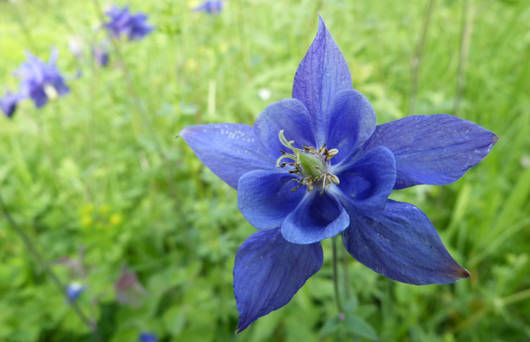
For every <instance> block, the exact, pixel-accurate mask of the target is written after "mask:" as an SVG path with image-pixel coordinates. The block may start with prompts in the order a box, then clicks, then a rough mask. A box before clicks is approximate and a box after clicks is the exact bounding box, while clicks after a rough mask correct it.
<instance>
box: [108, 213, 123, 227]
mask: <svg viewBox="0 0 530 342" xmlns="http://www.w3.org/2000/svg"><path fill="white" fill-rule="evenodd" d="M122 221H123V219H122V217H121V215H120V214H112V215H111V216H110V219H109V223H110V224H111V225H112V226H117V225H119V224H120V223H121V222H122Z"/></svg>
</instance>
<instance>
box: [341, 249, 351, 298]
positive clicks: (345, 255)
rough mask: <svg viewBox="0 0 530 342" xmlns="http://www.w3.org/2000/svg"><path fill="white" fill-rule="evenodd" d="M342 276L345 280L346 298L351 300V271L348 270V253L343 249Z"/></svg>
mask: <svg viewBox="0 0 530 342" xmlns="http://www.w3.org/2000/svg"><path fill="white" fill-rule="evenodd" d="M341 260H342V278H343V282H344V300H346V301H347V300H349V299H350V298H351V288H350V273H349V272H348V260H349V255H348V253H347V252H346V251H345V250H344V249H342V258H341Z"/></svg>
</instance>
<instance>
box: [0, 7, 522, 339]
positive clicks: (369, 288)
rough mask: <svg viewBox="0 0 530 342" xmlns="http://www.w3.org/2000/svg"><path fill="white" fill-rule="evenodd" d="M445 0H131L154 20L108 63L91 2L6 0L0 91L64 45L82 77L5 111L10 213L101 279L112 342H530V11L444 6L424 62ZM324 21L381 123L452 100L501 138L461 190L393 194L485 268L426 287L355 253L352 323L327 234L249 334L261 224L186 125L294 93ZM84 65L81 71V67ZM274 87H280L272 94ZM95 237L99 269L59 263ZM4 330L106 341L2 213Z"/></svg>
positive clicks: (94, 314)
mask: <svg viewBox="0 0 530 342" xmlns="http://www.w3.org/2000/svg"><path fill="white" fill-rule="evenodd" d="M429 1H430V0H421V1H420V0H414V1H390V0H388V1H387V0H384V1H369V0H363V1H361V0H355V1H353V0H351V1H350V0H330V1H310V0H300V1H270V0H246V1H245V0H232V1H230V2H229V3H228V4H227V6H226V8H225V10H224V11H223V13H222V14H221V15H219V16H208V15H204V14H199V13H192V12H191V11H190V8H191V7H192V6H193V5H194V4H197V2H192V1H184V0H159V1H149V2H148V1H140V0H135V1H130V2H129V3H130V4H131V8H132V11H133V12H135V11H143V12H146V13H147V14H148V15H149V21H150V22H151V23H152V24H154V25H155V26H156V31H155V32H154V33H153V34H151V35H149V36H147V37H146V38H145V39H144V40H142V41H140V42H125V41H123V42H119V43H118V46H119V54H120V55H121V57H120V56H119V54H118V51H116V50H114V49H113V47H112V46H111V64H110V65H109V67H107V68H100V67H98V66H97V65H95V64H94V62H93V60H92V58H91V56H90V46H92V45H93V44H95V43H97V42H100V41H103V40H104V39H105V33H104V32H102V31H98V30H97V27H98V26H99V25H100V21H99V20H100V19H99V17H98V13H97V11H96V10H95V8H94V6H93V3H92V2H91V1H66V0H31V1H25V0H20V1H18V2H17V3H16V4H13V3H10V2H5V1H3V2H0V18H1V21H0V84H1V85H0V90H2V91H3V89H1V88H3V87H4V86H5V87H9V88H12V89H13V88H16V87H17V80H16V79H15V78H14V77H13V75H12V72H13V70H14V69H16V68H17V67H18V66H19V65H20V63H21V62H22V61H23V60H24V59H25V57H24V51H25V50H31V51H32V52H33V53H34V54H36V55H37V56H40V57H41V58H44V59H46V60H47V58H48V56H49V52H50V49H51V47H52V46H56V47H57V48H58V49H59V52H60V56H59V62H58V64H59V66H60V68H61V70H62V71H63V72H64V73H65V74H66V75H67V76H68V77H69V78H70V80H69V81H68V83H69V85H70V86H71V92H70V94H68V95H67V96H66V97H63V98H60V99H58V100H56V101H53V102H51V103H49V104H48V105H46V106H45V107H44V108H43V109H41V110H38V109H36V108H35V107H34V106H33V104H32V103H31V102H29V101H26V102H24V103H22V104H21V106H20V107H19V109H18V111H17V113H16V116H15V117H14V118H13V119H12V120H9V119H7V118H5V117H3V116H2V117H0V191H1V196H2V198H3V199H4V201H5V202H6V203H7V206H8V210H9V213H10V214H11V215H12V216H13V218H14V220H15V221H16V222H17V223H18V224H19V225H20V227H21V229H23V230H24V231H25V232H26V233H27V234H28V235H29V236H30V238H31V239H32V241H33V242H34V243H35V244H36V245H37V246H38V249H39V250H40V252H41V253H42V255H43V260H39V261H42V262H44V263H46V264H49V265H51V266H50V267H51V268H52V269H53V270H54V271H55V272H57V273H58V275H59V277H60V278H61V280H62V281H63V282H65V283H66V282H70V281H74V280H77V281H81V282H83V283H84V284H86V286H87V291H86V292H85V293H83V295H82V296H81V297H80V299H79V301H78V303H79V305H80V306H81V308H82V309H83V311H84V312H85V313H86V314H87V315H89V316H90V317H91V319H94V320H96V321H97V322H98V325H99V328H100V330H101V332H102V335H103V337H104V340H105V341H136V340H137V336H138V333H139V332H141V331H152V332H155V333H157V334H158V336H159V337H160V339H161V340H162V341H295V342H300V341H364V340H380V341H447V342H450V341H480V342H483V341H528V340H530V276H529V273H530V261H529V260H528V257H529V256H528V252H529V250H530V231H529V228H530V205H529V191H530V167H529V164H530V160H529V159H530V62H529V61H530V33H529V32H530V5H529V2H528V1H524V0H521V1H516V0H514V1H508V0H506V1H499V0H485V1H478V0H467V1H464V0H462V1H457V0H438V1H434V2H433V7H432V12H431V20H430V22H429V25H428V31H427V34H426V39H425V44H424V46H423V49H420V50H421V51H422V52H421V53H419V54H418V52H419V51H420V50H418V41H419V40H420V37H421V35H422V31H423V27H424V26H423V25H424V22H425V18H426V13H427V10H426V9H427V5H428V4H429ZM118 2H119V3H124V2H122V1H118ZM466 4H467V7H466ZM104 5H106V4H104ZM319 13H320V14H321V15H322V16H323V17H324V19H325V20H326V24H327V26H328V28H329V30H330V31H331V32H332V34H333V36H334V38H335V40H336V42H337V44H338V45H339V46H340V48H341V50H342V52H343V53H344V55H345V58H346V60H347V61H348V64H349V66H350V69H351V72H352V75H353V80H354V87H355V88H357V89H359V90H360V91H361V92H363V93H364V94H365V95H366V96H367V97H368V98H369V100H370V101H371V102H372V104H373V106H374V108H375V110H376V113H377V115H378V123H384V122H387V121H390V120H394V119H397V118H400V117H403V116H405V115H409V114H433V113H450V114H454V115H458V116H459V117H461V118H463V119H468V120H472V121H474V122H476V123H477V124H479V125H481V126H483V127H485V128H487V129H489V130H492V131H493V132H495V133H496V134H497V135H498V136H499V137H500V140H499V142H498V143H497V144H496V146H495V147H494V148H493V150H492V152H491V154H490V155H489V156H487V157H486V158H485V159H484V160H483V161H482V163H481V164H480V165H479V166H477V167H475V168H473V169H471V170H470V171H469V172H468V173H467V174H466V175H465V176H464V178H463V179H461V180H459V181H458V182H456V183H454V184H451V185H447V186H443V187H435V186H419V187H415V188H411V189H407V190H402V191H399V192H395V193H394V194H393V195H392V196H393V198H395V199H399V200H406V201H409V202H412V203H414V204H416V205H417V206H419V207H420V208H421V209H422V210H424V211H425V212H426V213H427V214H428V216H429V217H430V218H431V220H432V222H433V224H434V225H435V227H437V229H438V231H439V232H440V234H441V236H442V239H443V241H444V242H445V244H446V245H447V247H448V249H449V250H450V252H451V253H452V255H453V256H454V257H455V259H456V260H458V261H459V263H461V264H462V265H464V266H465V267H466V268H468V269H469V270H470V271H471V273H472V276H471V277H470V278H469V279H467V280H462V281H460V282H458V283H457V284H455V285H444V286H437V285H431V286H421V287H417V286H411V285H405V284H400V283H397V282H393V281H391V280H388V279H385V278H383V277H382V276H379V275H377V274H376V273H374V272H372V271H371V270H370V269H368V268H366V267H364V266H362V265H361V264H359V263H358V262H356V261H354V260H353V259H352V258H347V259H346V260H347V263H346V266H347V268H348V270H349V281H347V284H348V289H349V291H350V292H351V299H350V300H348V301H347V305H346V306H347V310H348V312H347V318H348V319H347V320H346V321H345V322H344V323H340V322H338V321H337V311H336V308H335V305H334V301H333V287H332V281H331V277H332V272H331V262H330V261H331V253H330V251H331V248H330V243H329V241H325V242H324V243H323V245H324V249H325V250H324V252H325V264H324V267H323V269H322V270H321V271H320V272H319V273H317V275H315V276H314V277H312V278H311V279H310V280H309V281H308V282H307V284H306V285H305V286H304V287H303V289H302V290H301V291H300V292H299V293H298V294H297V295H296V296H295V298H294V299H293V300H292V301H291V303H289V304H288V305H287V306H286V307H285V308H282V309H281V310H278V311H276V312H273V313H271V314H269V315H268V316H266V317H264V318H262V319H260V320H258V321H257V322H256V323H255V324H254V325H253V326H252V327H250V328H249V329H248V330H247V331H245V332H244V333H242V334H240V335H235V334H234V331H235V328H236V324H237V310H236V307H235V300H234V298H233V293H232V268H233V262H234V255H235V252H236V249H237V247H238V246H239V245H240V244H241V243H243V241H244V240H245V239H246V238H247V237H248V236H249V235H250V234H252V233H253V232H254V231H255V230H254V228H252V227H251V226H250V225H249V224H248V223H246V221H245V220H244V219H243V217H242V216H241V214H240V213H239V211H238V209H237V201H236V193H235V191H233V190H232V189H230V188H229V187H228V186H227V185H225V184H223V183H222V182H221V181H220V180H219V179H217V178H216V176H215V175H213V174H212V173H211V172H210V171H209V170H208V169H206V168H205V167H204V166H203V165H202V164H201V163H200V162H199V161H198V159H197V158H196V157H195V156H194V155H193V153H192V152H191V150H190V149H189V148H187V146H186V145H185V144H184V143H183V141H182V140H180V139H177V138H175V136H176V135H177V134H178V132H179V131H180V130H181V129H182V128H183V127H185V126H187V125H192V124H198V123H211V122H241V123H247V124H251V123H252V122H253V121H254V120H255V119H256V117H257V116H258V114H259V113H260V111H261V110H263V109H264V108H265V107H266V106H267V105H268V104H270V103H272V102H274V101H276V100H279V99H281V98H285V97H289V96H290V91H291V86H292V80H293V77H294V73H295V71H296V67H297V65H298V63H299V62H300V60H301V59H302V58H303V56H304V54H305V51H306V50H307V48H308V46H309V45H310V43H311V41H312V39H313V37H314V35H315V33H316V29H317V22H318V20H317V18H318V14H319ZM463 18H467V20H463ZM463 29H466V30H468V32H469V35H468V38H469V39H467V42H466V39H464V44H462V39H461V35H462V31H463ZM73 35H75V36H78V37H80V38H81V40H82V41H83V44H84V48H85V50H84V55H83V57H82V58H81V59H80V60H78V61H77V60H76V59H75V58H74V57H73V56H72V55H71V53H70V52H69V50H68V44H67V41H68V38H69V37H70V36H73ZM462 46H464V50H463V51H464V52H463V53H461V51H462ZM466 51H467V52H466ZM418 55H421V57H420V58H419V59H416V57H415V56H418ZM415 59H416V60H418V61H419V62H420V64H419V69H418V74H417V75H418V77H417V93H416V94H417V95H416V101H415V105H414V108H413V109H412V110H413V112H410V111H409V108H411V89H412V88H413V86H412V84H413V81H412V80H413V78H414V76H413V72H412V71H411V66H412V65H413V63H412V62H413V61H414V60H415ZM459 65H460V67H459ZM78 68H81V70H82V74H83V75H82V77H81V78H79V79H74V76H75V74H76V71H77V70H78ZM459 77H460V80H461V84H462V85H463V87H462V88H461V90H460V91H459V93H460V96H461V101H460V106H459V109H458V112H454V110H455V102H456V98H457V92H458V90H457V83H458V79H459ZM260 89H268V90H270V91H271V97H270V98H269V99H266V100H263V99H262V98H260V96H259V95H258V92H259V90H260ZM80 250H84V254H85V257H84V263H85V267H86V269H87V274H86V277H77V278H75V277H72V276H71V275H70V273H69V272H68V270H67V269H66V267H64V266H62V265H57V264H54V261H56V260H57V259H58V258H60V257H70V258H76V257H78V255H79V251H80ZM124 266H128V267H129V268H130V269H132V270H134V271H135V272H136V273H137V274H138V277H139V279H140V281H141V283H142V284H143V286H144V287H145V289H146V291H147V293H146V294H145V295H143V296H141V297H140V305H139V306H137V307H130V306H124V305H120V304H119V303H117V302H116V296H115V292H114V287H113V284H114V282H115V281H116V280H117V279H118V277H119V275H120V271H121V269H122V267H124ZM343 283H344V281H341V286H342V284H343ZM345 302H346V301H345ZM0 340H1V341H90V340H92V337H91V334H90V330H89V328H88V327H87V326H85V325H84V324H83V323H82V322H81V321H80V320H79V318H78V317H77V316H76V315H75V314H74V312H73V311H72V310H71V308H70V307H69V306H68V305H67V303H66V301H65V299H64V298H63V297H62V294H61V293H60V292H59V291H58V290H57V289H56V288H55V287H54V285H53V283H52V282H51V281H50V279H49V277H48V276H47V275H46V274H45V273H44V272H43V267H42V264H41V263H40V262H37V260H35V259H34V258H32V256H31V255H30V254H28V252H27V250H26V249H25V247H24V245H23V243H22V241H21V240H20V238H19V236H18V235H16V234H15V233H14V231H13V230H12V229H11V227H10V226H9V225H8V222H7V221H6V220H5V217H2V219H0Z"/></svg>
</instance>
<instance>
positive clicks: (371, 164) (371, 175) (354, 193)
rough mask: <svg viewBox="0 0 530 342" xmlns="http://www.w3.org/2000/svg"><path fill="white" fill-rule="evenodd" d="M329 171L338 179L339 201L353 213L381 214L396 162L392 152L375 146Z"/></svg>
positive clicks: (392, 182) (391, 186)
mask: <svg viewBox="0 0 530 342" xmlns="http://www.w3.org/2000/svg"><path fill="white" fill-rule="evenodd" d="M338 167H340V170H337V171H335V170H333V172H335V174H336V175H337V177H339V180H340V184H339V185H338V187H339V189H340V190H341V192H342V193H341V199H342V200H343V201H344V203H345V205H346V206H347V207H348V208H350V207H353V208H352V209H353V210H355V211H359V210H360V211H362V212H371V213H377V212H379V211H382V210H383V208H384V206H385V203H386V200H387V198H388V196H390V193H391V192H392V189H393V188H394V183H395V182H396V162H395V159H394V155H393V154H392V152H391V151H390V150H389V149H388V148H386V147H384V146H378V147H375V148H373V149H371V150H369V151H368V152H366V153H365V154H364V155H363V156H362V157H361V158H360V159H358V160H354V161H352V162H351V164H349V165H338Z"/></svg>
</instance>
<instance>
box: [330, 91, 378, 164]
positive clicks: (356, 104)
mask: <svg viewBox="0 0 530 342" xmlns="http://www.w3.org/2000/svg"><path fill="white" fill-rule="evenodd" d="M329 120H330V121H329V132H328V134H327V138H326V143H327V146H328V148H337V149H338V150H339V153H338V154H337V155H336V156H335V157H333V159H332V161H333V162H334V163H338V162H339V161H341V160H342V159H344V158H345V157H348V156H349V155H350V154H351V153H354V152H355V150H356V148H357V147H359V146H360V145H361V144H363V143H364V142H365V141H366V140H368V138H370V136H371V135H372V134H373V132H374V130H375V123H376V118H375V112H374V110H373V108H372V105H371V104H370V102H369V101H368V99H367V98H366V97H365V96H364V95H363V94H361V93H359V92H358V91H357V90H353V89H348V90H343V91H341V92H340V93H338V94H337V95H336V96H335V98H334V99H333V104H332V106H331V109H330V118H329Z"/></svg>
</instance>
